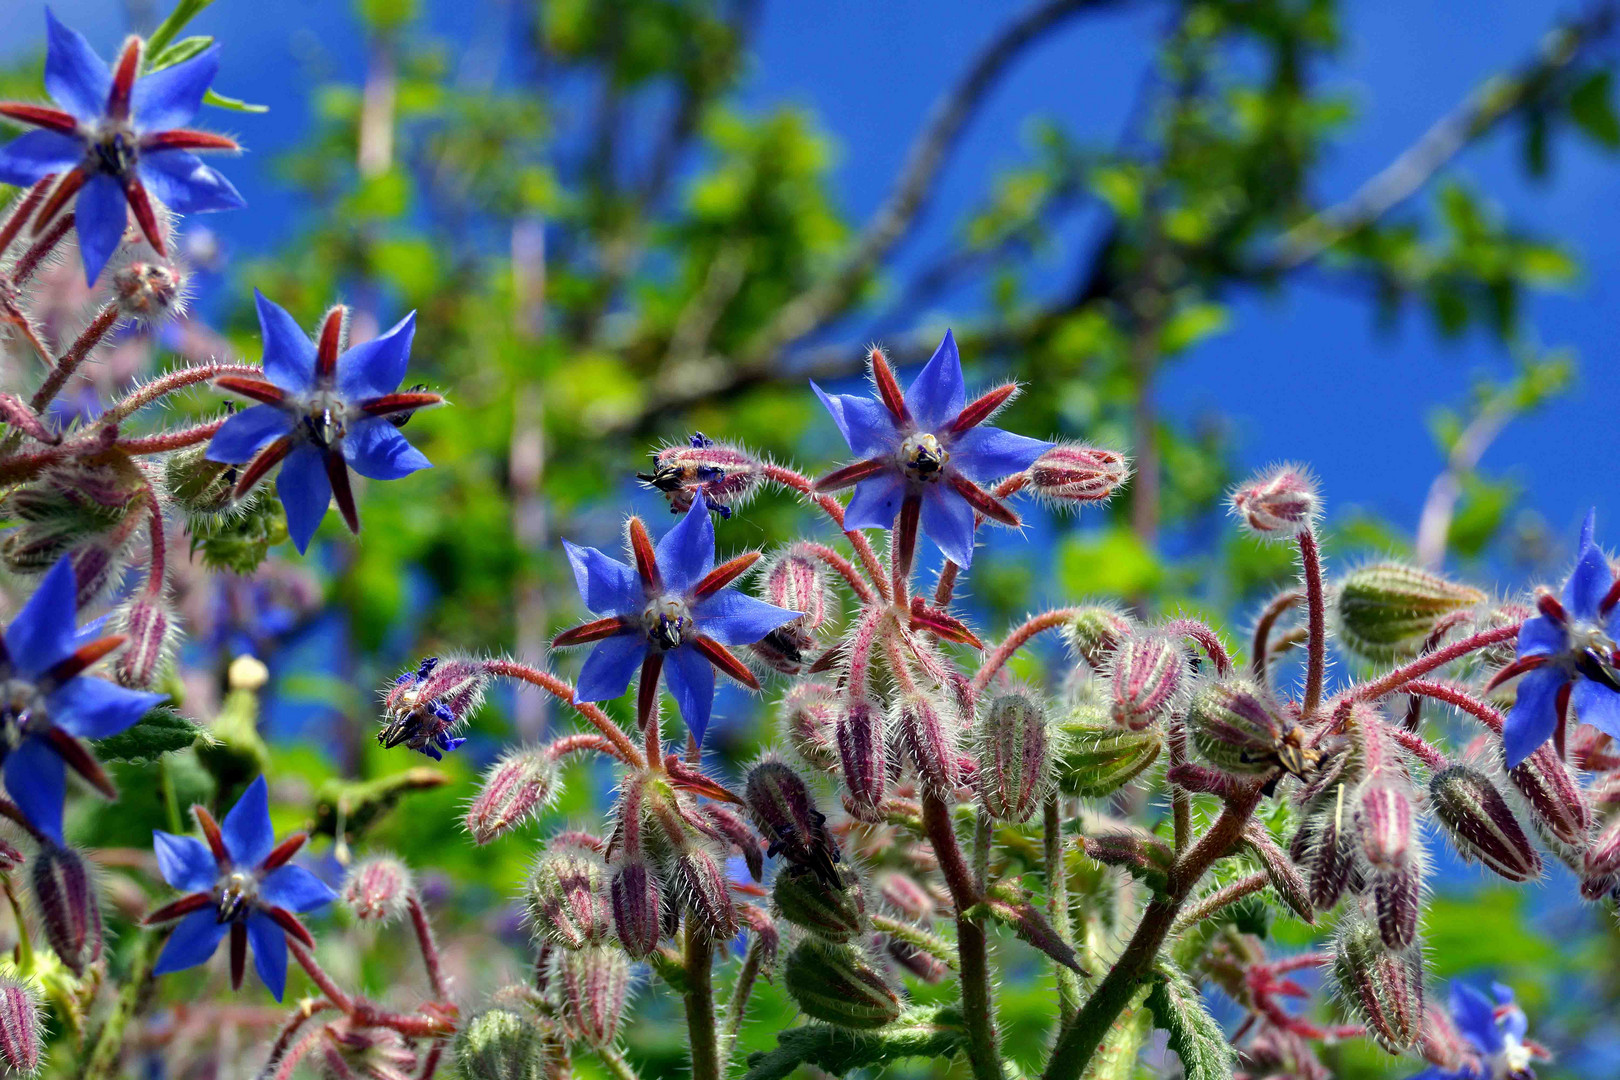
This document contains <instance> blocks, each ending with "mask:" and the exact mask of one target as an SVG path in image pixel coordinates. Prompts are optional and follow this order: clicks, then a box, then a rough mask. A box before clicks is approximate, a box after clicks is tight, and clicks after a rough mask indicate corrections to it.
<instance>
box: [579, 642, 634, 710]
mask: <svg viewBox="0 0 1620 1080" xmlns="http://www.w3.org/2000/svg"><path fill="white" fill-rule="evenodd" d="M647 648H648V645H647V635H645V634H642V633H637V632H631V633H627V634H615V635H614V636H613V637H610V638H603V639H602V640H601V641H598V642H597V643H596V646H595V647H594V648H592V649H591V654H590V655H589V656H587V657H586V658H585V666H584V667H583V668H581V669H580V672H579V685H578V686H576V687H575V688H574V698H575V700H577V701H612V700H613V699H614V698H616V697H621V696H622V695H623V694H624V691H625V688H626V687H628V686H629V685H630V679H631V677H632V676H633V675H635V673H636V672H637V671H639V670H641V661H642V660H643V658H645V657H646V655H647Z"/></svg>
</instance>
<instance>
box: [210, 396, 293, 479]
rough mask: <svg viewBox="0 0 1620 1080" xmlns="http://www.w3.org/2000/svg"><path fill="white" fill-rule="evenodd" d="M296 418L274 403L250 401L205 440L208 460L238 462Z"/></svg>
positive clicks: (247, 458)
mask: <svg viewBox="0 0 1620 1080" xmlns="http://www.w3.org/2000/svg"><path fill="white" fill-rule="evenodd" d="M297 423H298V421H297V420H295V419H294V418H293V416H292V414H291V413H289V412H287V411H286V410H285V409H283V408H281V407H280V406H277V405H253V406H250V407H249V408H247V409H244V410H242V411H241V412H239V413H237V414H236V415H234V416H232V417H230V418H229V419H227V420H226V421H225V423H224V425H223V426H222V427H221V428H220V429H219V430H218V431H216V432H214V437H213V439H212V440H211V441H210V442H209V443H208V460H209V461H221V462H225V463H227V464H230V465H240V464H242V463H243V462H245V461H251V460H253V455H254V454H257V453H258V452H259V451H260V450H263V449H264V448H265V447H266V446H268V445H269V444H270V443H272V442H274V441H275V440H277V439H279V438H281V437H282V436H283V435H285V434H287V432H289V431H291V430H292V429H293V428H294V427H295V426H296V425H297Z"/></svg>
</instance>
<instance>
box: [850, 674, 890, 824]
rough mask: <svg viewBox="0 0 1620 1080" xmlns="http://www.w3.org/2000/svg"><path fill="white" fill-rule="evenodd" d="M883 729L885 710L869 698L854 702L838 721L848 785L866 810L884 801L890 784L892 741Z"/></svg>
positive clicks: (854, 798) (856, 804)
mask: <svg viewBox="0 0 1620 1080" xmlns="http://www.w3.org/2000/svg"><path fill="white" fill-rule="evenodd" d="M883 727H884V716H883V707H882V706H881V705H879V704H878V703H877V702H875V701H873V700H872V699H870V698H866V697H862V698H858V699H856V700H855V701H852V702H850V703H849V708H848V709H847V710H846V711H845V712H844V714H843V715H842V716H841V717H839V718H838V732H837V734H838V760H839V763H840V764H841V765H842V766H843V774H844V786H845V787H846V788H848V789H849V796H850V799H851V801H852V802H853V803H854V804H855V806H857V807H860V808H862V809H865V810H873V809H876V808H877V806H878V805H879V804H880V803H882V802H883V793H884V789H885V788H886V787H887V785H888V780H889V756H888V747H887V743H888V739H887V737H886V735H885V733H884V730H883Z"/></svg>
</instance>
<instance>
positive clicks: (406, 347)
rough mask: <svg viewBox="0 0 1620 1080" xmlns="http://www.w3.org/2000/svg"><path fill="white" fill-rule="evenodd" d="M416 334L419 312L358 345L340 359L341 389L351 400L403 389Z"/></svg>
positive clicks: (338, 366)
mask: <svg viewBox="0 0 1620 1080" xmlns="http://www.w3.org/2000/svg"><path fill="white" fill-rule="evenodd" d="M415 336H416V312H414V311H413V312H411V313H410V314H409V315H407V316H405V317H404V318H403V319H401V320H399V322H397V323H395V324H394V325H393V327H391V328H390V329H389V331H388V332H387V333H386V334H379V335H378V336H377V337H374V338H372V339H371V340H370V341H367V342H365V343H364V344H361V345H356V346H355V347H354V348H352V349H350V350H349V351H348V352H346V353H344V354H343V355H342V356H340V357H338V362H337V383H338V389H339V390H340V391H342V393H343V396H344V397H345V398H347V399H348V400H349V401H350V402H356V401H364V400H365V399H367V398H377V397H382V396H383V395H384V394H392V393H393V392H394V391H395V390H398V389H399V384H400V383H402V382H404V381H405V365H406V363H407V362H408V361H409V360H410V358H411V341H412V339H413V338H415Z"/></svg>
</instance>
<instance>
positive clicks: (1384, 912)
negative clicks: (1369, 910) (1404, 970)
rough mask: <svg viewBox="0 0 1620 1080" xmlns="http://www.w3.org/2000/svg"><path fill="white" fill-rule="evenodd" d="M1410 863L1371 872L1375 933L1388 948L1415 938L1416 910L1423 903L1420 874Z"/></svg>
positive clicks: (1415, 939)
mask: <svg viewBox="0 0 1620 1080" xmlns="http://www.w3.org/2000/svg"><path fill="white" fill-rule="evenodd" d="M1416 863H1417V860H1414V864H1413V865H1408V866H1402V867H1400V868H1398V869H1393V870H1380V871H1378V872H1377V873H1375V874H1373V875H1372V894H1373V910H1374V912H1375V914H1376V915H1377V917H1378V935H1379V937H1380V938H1381V939H1382V940H1383V942H1384V944H1385V945H1386V946H1388V947H1389V948H1391V949H1404V948H1406V947H1408V946H1410V945H1411V944H1413V943H1414V942H1415V941H1417V929H1418V913H1419V911H1420V909H1421V907H1422V904H1423V875H1422V874H1421V873H1419V869H1418V866H1417V865H1416Z"/></svg>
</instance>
